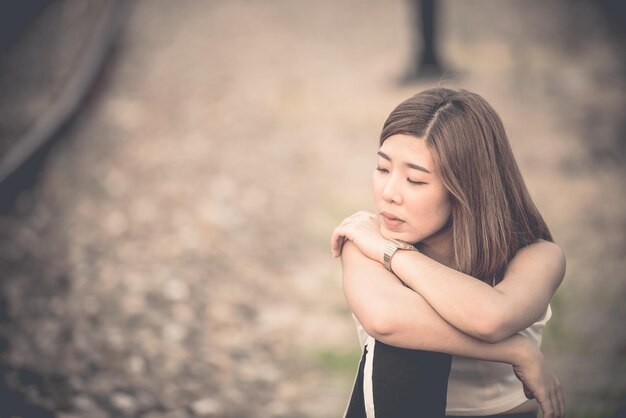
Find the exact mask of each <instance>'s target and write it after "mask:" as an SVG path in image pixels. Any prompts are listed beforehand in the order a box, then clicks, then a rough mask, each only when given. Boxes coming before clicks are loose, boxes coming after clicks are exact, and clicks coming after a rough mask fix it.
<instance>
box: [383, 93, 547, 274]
mask: <svg viewBox="0 0 626 418" xmlns="http://www.w3.org/2000/svg"><path fill="white" fill-rule="evenodd" d="M397 134H403V135H412V136H415V137H417V138H420V139H423V140H425V141H426V145H427V147H428V148H429V149H430V151H431V152H432V154H433V158H434V161H435V165H436V167H437V169H438V170H439V175H440V176H441V179H442V181H443V184H444V185H445V187H446V188H447V189H448V191H449V192H450V195H451V200H452V213H451V217H452V236H453V246H454V257H455V261H456V265H457V267H458V269H459V270H460V271H462V272H463V273H466V274H469V275H470V276H473V277H476V278H479V279H480V280H483V281H485V282H487V283H489V284H492V281H494V280H495V282H499V281H500V280H502V276H503V275H504V271H505V270H506V267H507V265H508V263H509V262H510V261H511V259H512V258H513V256H514V255H515V253H517V251H518V250H519V249H520V248H522V247H525V246H526V245H528V244H531V243H533V242H535V241H537V240H538V239H545V240H547V241H553V239H552V234H551V233H550V230H549V229H548V226H547V225H546V223H545V222H544V220H543V218H542V217H541V214H540V213H539V211H538V210H537V207H536V206H535V204H534V203H533V201H532V199H531V197H530V194H529V193H528V189H527V188H526V185H525V184H524V180H523V179H522V175H521V173H520V171H519V168H518V166H517V163H516V162H515V158H514V157H513V152H512V150H511V146H510V145H509V140H508V138H507V135H506V132H505V130H504V126H503V125H502V121H501V120H500V117H499V116H498V114H497V113H496V112H495V110H494V109H493V108H492V107H491V106H490V105H489V103H487V101H485V99H483V98H482V97H480V96H479V95H478V94H475V93H471V92H469V91H467V90H452V89H448V88H443V87H438V88H433V89H429V90H425V91H423V92H421V93H418V94H416V95H415V96H413V97H411V98H410V99H408V100H406V101H404V102H403V103H401V104H400V105H399V106H398V107H396V108H395V109H394V110H393V112H391V114H390V115H389V117H388V118H387V121H386V122H385V125H384V126H383V131H382V133H381V135H380V145H382V144H383V142H384V141H385V140H386V139H387V138H389V137H390V136H392V135H397Z"/></svg>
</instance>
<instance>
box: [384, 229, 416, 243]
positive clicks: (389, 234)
mask: <svg viewBox="0 0 626 418" xmlns="http://www.w3.org/2000/svg"><path fill="white" fill-rule="evenodd" d="M380 235H382V236H383V238H385V239H397V240H399V241H402V242H408V243H409V244H415V243H416V242H418V239H416V238H415V237H413V236H410V235H409V234H407V233H401V232H395V231H390V230H388V229H387V228H385V227H383V226H381V227H380Z"/></svg>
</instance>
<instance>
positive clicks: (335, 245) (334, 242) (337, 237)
mask: <svg viewBox="0 0 626 418" xmlns="http://www.w3.org/2000/svg"><path fill="white" fill-rule="evenodd" d="M342 231H343V228H342V227H340V226H338V227H337V228H335V229H334V230H333V234H332V235H331V237H330V249H331V251H332V254H333V256H334V257H337V251H338V250H339V248H340V247H341V245H342V242H341V241H343V235H342Z"/></svg>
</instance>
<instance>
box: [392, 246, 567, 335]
mask: <svg viewBox="0 0 626 418" xmlns="http://www.w3.org/2000/svg"><path fill="white" fill-rule="evenodd" d="M391 262H392V264H391V267H392V270H393V271H394V273H395V274H396V275H397V276H398V277H399V278H400V279H401V280H402V281H403V282H404V283H406V284H407V285H408V286H409V287H411V289H413V290H415V291H416V292H418V293H419V294H420V295H422V296H423V297H424V299H426V300H427V301H428V303H429V304H430V305H431V306H432V307H433V308H434V309H435V310H436V311H437V313H439V315H441V316H442V317H443V318H445V319H446V320H447V321H449V322H450V323H452V324H453V325H454V326H455V327H457V328H459V329H460V330H462V331H464V332H466V333H468V334H470V335H472V336H475V337H477V338H480V339H481V340H483V341H487V342H497V341H501V340H503V339H505V338H507V337H509V336H511V335H513V334H515V333H517V332H519V331H521V330H523V329H525V328H527V327H528V326H530V325H531V324H532V323H533V322H535V321H537V319H539V318H540V317H541V315H543V314H544V313H545V311H546V308H547V306H548V303H549V302H550V299H551V298H552V295H553V294H554V292H555V291H556V289H557V288H558V287H559V285H560V284H561V281H562V280H563V276H564V275H565V257H564V255H563V252H562V251H561V249H560V248H559V246H558V245H556V244H555V243H553V242H548V241H540V242H536V243H534V244H531V245H529V246H527V247H524V248H522V249H521V250H519V251H518V253H517V254H516V255H515V257H514V258H513V259H512V260H511V262H510V263H509V266H508V267H507V270H506V272H505V274H504V278H503V280H502V281H501V282H500V283H499V284H498V285H496V286H495V287H491V286H489V285H488V284H486V283H485V282H482V281H480V280H475V279H473V278H472V277H471V276H468V275H467V274H463V273H461V272H459V271H457V270H454V269H452V268H449V267H446V266H444V265H443V264H440V263H438V262H436V261H435V260H433V259H431V258H429V257H427V256H425V255H423V254H420V253H417V252H413V251H398V252H396V254H395V255H394V256H393V258H392V260H391Z"/></svg>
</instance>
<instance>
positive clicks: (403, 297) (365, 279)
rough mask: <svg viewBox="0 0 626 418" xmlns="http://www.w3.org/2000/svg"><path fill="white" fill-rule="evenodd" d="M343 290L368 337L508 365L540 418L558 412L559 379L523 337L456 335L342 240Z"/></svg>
mask: <svg viewBox="0 0 626 418" xmlns="http://www.w3.org/2000/svg"><path fill="white" fill-rule="evenodd" d="M341 260H342V269H343V288H344V293H345V297H346V300H347V302H348V305H349V306H350V309H351V310H352V312H353V313H354V314H355V316H356V317H357V318H358V320H359V322H361V324H362V325H363V327H364V328H365V330H366V331H367V333H368V334H369V335H371V336H372V337H374V338H376V339H377V340H380V341H382V342H384V343H386V344H390V345H393V346H396V347H403V348H412V349H421V350H429V351H439V352H445V353H449V354H454V355H459V356H464V357H470V358H476V359H481V360H488V361H497V362H502V363H508V364H511V365H513V367H514V370H515V372H516V374H517V376H518V377H519V378H520V380H522V383H523V384H524V386H525V388H526V389H527V390H528V391H529V392H530V393H532V396H533V397H535V398H536V399H537V401H538V402H539V404H540V405H541V408H542V410H543V411H544V416H546V417H551V416H553V415H552V414H553V413H554V412H555V411H557V415H556V416H560V415H559V414H558V411H562V410H563V400H562V399H563V397H562V394H561V390H560V384H559V382H558V379H557V378H556V377H555V376H554V375H553V374H552V373H551V372H550V370H549V369H548V367H547V364H546V363H545V359H544V358H543V355H542V354H541V352H540V351H539V349H538V347H536V346H535V345H534V344H533V343H532V342H531V341H530V340H529V339H528V338H526V337H524V336H522V335H520V334H515V335H513V336H511V337H509V338H506V339H505V340H503V341H501V342H499V343H496V344H490V343H486V342H484V341H481V340H478V339H476V338H473V337H471V336H469V335H467V334H464V333H463V332H461V331H459V330H458V329H456V328H455V327H453V326H452V325H450V324H449V323H448V322H446V321H445V320H444V319H443V318H441V316H439V315H438V314H437V312H435V310H434V309H433V308H432V307H431V306H430V305H429V304H428V303H427V302H426V301H425V300H424V298H422V297H421V296H420V295H419V294H417V293H415V292H413V291H412V290H411V289H408V288H406V287H405V286H403V285H402V283H401V282H400V281H399V280H398V278H397V277H396V276H394V275H393V274H391V273H390V272H388V271H387V270H386V269H385V268H384V267H383V266H382V265H381V264H380V263H378V262H376V261H374V260H372V259H370V258H368V257H367V256H365V255H364V254H363V253H361V252H360V251H359V249H358V248H357V247H356V245H354V244H353V243H352V242H349V241H347V242H346V243H345V245H344V248H343V252H342V255H341Z"/></svg>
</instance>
